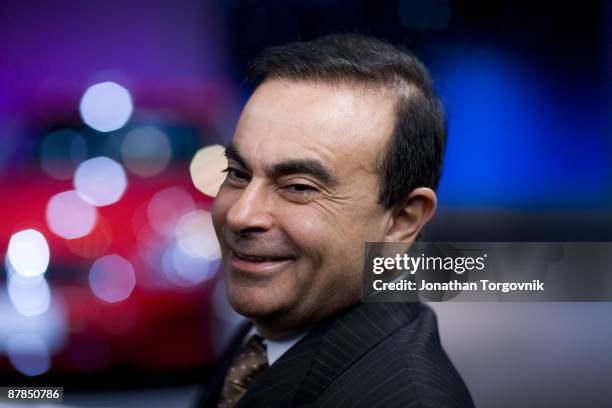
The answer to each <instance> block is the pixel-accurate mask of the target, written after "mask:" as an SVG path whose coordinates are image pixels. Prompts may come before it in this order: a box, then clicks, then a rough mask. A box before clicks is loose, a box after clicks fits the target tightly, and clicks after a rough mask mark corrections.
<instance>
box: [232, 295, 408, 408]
mask: <svg viewBox="0 0 612 408" xmlns="http://www.w3.org/2000/svg"><path fill="white" fill-rule="evenodd" d="M418 308H419V304H417V303H360V304H357V305H355V306H353V307H352V308H350V309H349V310H347V311H345V312H344V313H342V315H340V316H336V317H335V318H334V319H332V320H330V321H329V322H327V323H325V324H323V325H321V326H319V327H316V328H314V329H313V330H312V331H311V332H310V333H309V334H308V335H307V336H305V337H304V338H303V339H301V340H300V341H299V342H298V343H297V344H296V345H295V346H293V347H292V348H291V349H289V350H288V351H287V352H286V353H285V354H283V355H282V356H281V357H280V358H279V359H278V360H277V361H276V362H275V363H274V364H272V365H271V366H270V367H269V368H268V369H267V370H266V371H265V372H264V373H263V374H262V375H261V376H260V377H259V378H257V379H256V380H255V382H254V383H253V385H252V386H251V388H250V389H249V390H248V391H247V393H246V394H245V395H244V396H243V397H242V398H241V399H240V401H239V403H238V405H237V408H240V407H248V406H295V405H302V404H307V403H310V402H312V401H314V400H315V399H316V398H317V397H318V396H319V395H320V394H321V393H322V392H323V391H324V390H325V389H326V388H327V387H328V386H329V385H330V384H331V383H332V382H333V381H334V380H335V379H336V378H337V377H338V376H339V375H340V374H341V373H342V372H344V371H345V370H346V369H347V368H348V367H349V366H351V365H352V364H353V363H354V362H355V361H356V360H357V359H359V358H360V357H361V356H362V355H363V354H364V353H366V352H367V351H368V350H369V349H370V348H372V347H374V346H375V345H376V344H378V343H379V342H381V341H382V340H384V339H385V338H386V337H388V336H389V335H390V334H392V333H393V332H395V331H397V330H399V329H400V328H402V327H404V326H406V325H408V324H410V322H412V321H413V320H414V319H415V318H416V316H417V315H418Z"/></svg>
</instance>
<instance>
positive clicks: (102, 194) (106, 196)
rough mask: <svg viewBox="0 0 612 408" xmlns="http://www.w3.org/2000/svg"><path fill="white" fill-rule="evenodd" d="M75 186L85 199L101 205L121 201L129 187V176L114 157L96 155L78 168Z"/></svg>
mask: <svg viewBox="0 0 612 408" xmlns="http://www.w3.org/2000/svg"><path fill="white" fill-rule="evenodd" d="M74 188H75V190H76V191H77V193H78V194H79V196H81V198H83V199H84V200H85V201H87V202H88V203H90V204H93V205H96V206H98V207H101V206H104V205H109V204H113V203H115V202H117V201H119V199H120V198H121V196H122V195H123V193H124V192H125V189H126V188H127V177H126V175H125V171H124V170H123V167H122V166H121V165H120V164H119V163H117V162H116V161H114V160H113V159H110V158H108V157H105V156H100V157H94V158H93V159H89V160H87V161H84V162H83V163H81V164H80V165H79V167H78V168H77V170H76V172H75V173H74Z"/></svg>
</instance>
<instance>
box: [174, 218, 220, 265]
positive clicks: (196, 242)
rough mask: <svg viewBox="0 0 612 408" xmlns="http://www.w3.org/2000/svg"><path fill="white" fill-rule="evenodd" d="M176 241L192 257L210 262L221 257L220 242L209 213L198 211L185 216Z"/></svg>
mask: <svg viewBox="0 0 612 408" xmlns="http://www.w3.org/2000/svg"><path fill="white" fill-rule="evenodd" d="M176 240H177V243H178V246H179V247H180V249H181V250H182V251H183V252H184V253H185V254H187V255H189V256H191V257H194V258H206V259H208V260H210V261H212V260H214V259H217V258H220V257H221V249H220V247H219V241H217V236H216V235H215V229H214V227H213V223H212V218H211V215H210V213H209V212H208V211H204V210H196V211H192V212H190V213H188V214H186V215H184V216H183V217H182V218H181V220H180V221H179V223H178V225H177V227H176Z"/></svg>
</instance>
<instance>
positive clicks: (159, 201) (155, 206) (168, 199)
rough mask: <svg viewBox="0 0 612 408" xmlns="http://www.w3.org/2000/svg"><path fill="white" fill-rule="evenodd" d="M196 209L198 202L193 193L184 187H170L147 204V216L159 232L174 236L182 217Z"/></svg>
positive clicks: (156, 194)
mask: <svg viewBox="0 0 612 408" xmlns="http://www.w3.org/2000/svg"><path fill="white" fill-rule="evenodd" d="M195 209H196V204H195V201H194V200H193V197H192V196H191V194H189V193H188V192H187V191H185V190H184V189H183V188H182V187H169V188H166V189H163V190H161V191H159V192H157V193H155V195H154V196H153V198H151V201H150V202H149V205H148V206H147V218H148V220H149V224H150V225H151V227H153V229H154V230H155V231H156V232H157V233H159V234H161V235H164V236H168V237H170V236H172V237H173V236H174V232H175V230H176V226H177V225H178V222H179V221H180V219H181V217H182V216H183V215H185V214H187V213H189V212H191V211H194V210H195Z"/></svg>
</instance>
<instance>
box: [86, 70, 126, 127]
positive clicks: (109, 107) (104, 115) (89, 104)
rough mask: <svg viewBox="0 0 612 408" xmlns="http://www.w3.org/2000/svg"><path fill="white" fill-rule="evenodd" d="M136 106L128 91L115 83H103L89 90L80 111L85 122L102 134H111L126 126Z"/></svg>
mask: <svg viewBox="0 0 612 408" xmlns="http://www.w3.org/2000/svg"><path fill="white" fill-rule="evenodd" d="M133 110H134V106H133V104H132V97H131V96H130V93H129V92H128V90H127V89H125V88H124V87H122V86H121V85H119V84H116V83H115V82H102V83H99V84H95V85H92V86H90V87H89V88H87V90H86V91H85V93H84V94H83V97H82V98H81V103H80V105H79V111H80V112H81V117H82V118H83V121H84V122H85V123H86V124H87V125H88V126H90V127H92V128H93V129H95V130H98V131H100V132H111V131H113V130H117V129H119V128H121V127H122V126H124V125H125V124H126V123H127V121H128V120H129V119H130V116H132V111H133Z"/></svg>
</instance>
